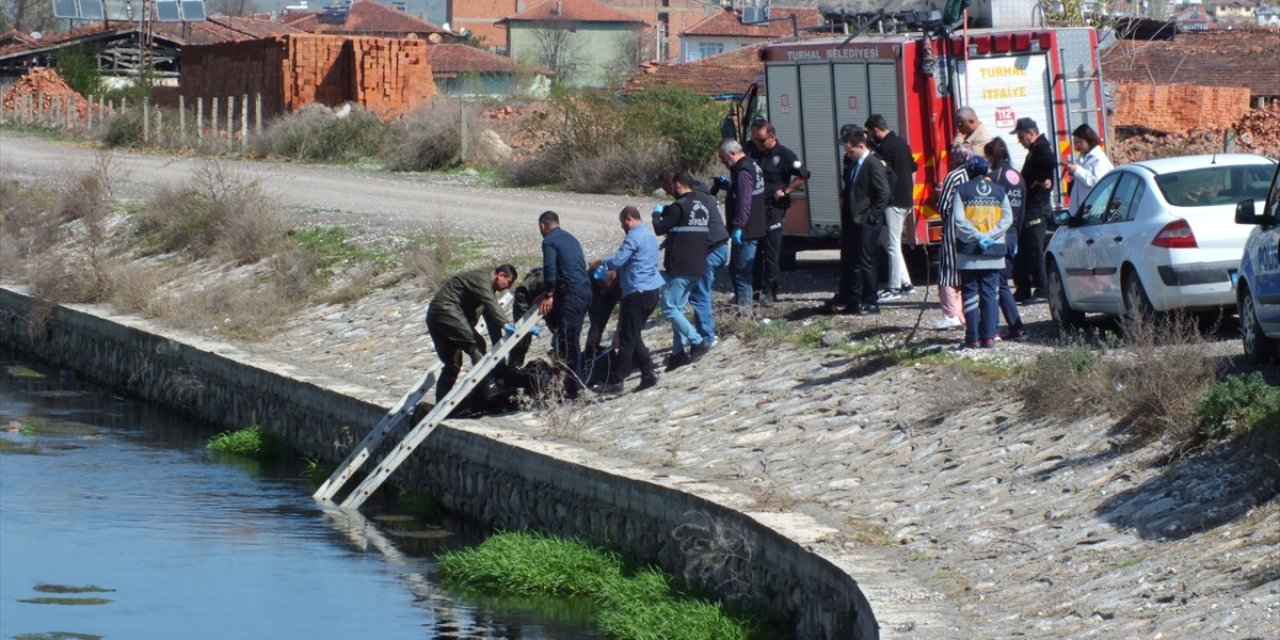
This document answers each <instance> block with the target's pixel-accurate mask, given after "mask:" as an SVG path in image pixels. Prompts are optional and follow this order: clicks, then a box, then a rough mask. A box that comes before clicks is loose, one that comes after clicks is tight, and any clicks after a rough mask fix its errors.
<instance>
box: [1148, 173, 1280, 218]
mask: <svg viewBox="0 0 1280 640" xmlns="http://www.w3.org/2000/svg"><path fill="white" fill-rule="evenodd" d="M1274 172H1275V165H1272V164H1247V165H1218V166H1209V167H1204V168H1202V169H1192V170H1191V171H1178V172H1174V173H1164V174H1160V175H1158V176H1156V185H1157V186H1159V187H1160V192H1161V193H1162V194H1164V199H1165V200H1167V201H1168V202H1169V204H1171V205H1173V206H1175V207H1214V206H1219V205H1227V204H1229V205H1234V204H1236V203H1237V202H1240V201H1241V200H1244V199H1246V198H1253V199H1254V200H1255V201H1262V200H1263V199H1264V198H1266V197H1267V188H1268V187H1270V186H1271V175H1272V174H1273V173H1274Z"/></svg>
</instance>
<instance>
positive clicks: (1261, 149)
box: [1109, 103, 1280, 163]
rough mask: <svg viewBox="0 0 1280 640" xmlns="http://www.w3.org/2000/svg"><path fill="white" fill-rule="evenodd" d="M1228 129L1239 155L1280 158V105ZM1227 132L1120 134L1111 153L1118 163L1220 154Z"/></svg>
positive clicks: (1247, 114)
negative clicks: (1232, 133) (1231, 130)
mask: <svg viewBox="0 0 1280 640" xmlns="http://www.w3.org/2000/svg"><path fill="white" fill-rule="evenodd" d="M1229 128H1231V129H1234V130H1235V131H1236V146H1235V148H1236V151H1239V152H1243V153H1260V154H1263V155H1267V156H1271V157H1273V158H1274V157H1280V103H1277V104H1273V105H1272V106H1271V107H1269V108H1266V109H1252V110H1249V111H1246V112H1245V113H1244V114H1243V115H1242V116H1240V118H1239V119H1238V120H1237V121H1235V122H1233V123H1231V124H1230V125H1229ZM1225 130H1226V127H1218V128H1206V127H1196V128H1191V129H1186V130H1183V131H1181V132H1178V133H1171V134H1164V133H1152V132H1149V131H1148V132H1143V133H1138V134H1134V135H1128V136H1126V135H1124V133H1123V132H1119V134H1118V135H1117V138H1118V140H1117V141H1115V143H1114V144H1112V145H1111V147H1110V149H1109V152H1110V154H1111V158H1112V160H1114V161H1116V162H1118V163H1123V162H1134V161H1137V160H1146V159H1149V158H1163V157H1167V156H1180V155H1192V154H1197V153H1214V152H1220V151H1222V149H1223V135H1224V131H1225Z"/></svg>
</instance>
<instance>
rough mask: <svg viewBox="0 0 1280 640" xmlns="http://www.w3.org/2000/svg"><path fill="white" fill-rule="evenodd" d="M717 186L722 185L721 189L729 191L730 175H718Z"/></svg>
mask: <svg viewBox="0 0 1280 640" xmlns="http://www.w3.org/2000/svg"><path fill="white" fill-rule="evenodd" d="M716 186H717V187H720V190H721V191H728V190H729V176H716Z"/></svg>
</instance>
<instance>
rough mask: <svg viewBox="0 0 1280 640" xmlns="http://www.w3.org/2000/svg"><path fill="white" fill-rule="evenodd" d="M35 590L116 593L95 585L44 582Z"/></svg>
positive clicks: (42, 591)
mask: <svg viewBox="0 0 1280 640" xmlns="http://www.w3.org/2000/svg"><path fill="white" fill-rule="evenodd" d="M34 589H35V590H36V591H39V592H40V593H110V592H112V591H115V589H108V588H106V587H99V586H98V585H94V584H90V585H84V586H76V585H70V584H48V583H44V582H42V583H40V584H38V585H36V586H35V587H34Z"/></svg>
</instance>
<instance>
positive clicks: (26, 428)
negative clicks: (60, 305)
mask: <svg viewBox="0 0 1280 640" xmlns="http://www.w3.org/2000/svg"><path fill="white" fill-rule="evenodd" d="M216 431H217V429H214V428H211V427H209V426H207V425H201V424H196V423H192V422H189V421H184V420H182V419H180V418H178V417H175V416H174V415H173V414H171V413H168V412H165V411H162V410H158V409H156V408H154V407H149V406H147V405H145V404H144V403H140V402H136V401H132V400H129V399H126V398H122V397H119V396H117V395H114V394H112V393H110V392H107V391H104V390H102V389H100V388H97V387H94V386H93V385H90V384H87V383H85V382H83V381H81V380H79V379H78V378H76V377H74V376H65V375H64V376H60V375H58V372H57V371H56V370H48V369H42V368H40V367H39V366H37V365H33V364H32V363H30V362H25V361H19V360H18V359H17V358H16V357H15V356H14V355H13V354H6V353H4V352H0V439H3V440H4V441H5V444H6V446H7V448H6V449H5V451H6V452H5V453H3V454H0V636H2V637H4V638H11V637H20V636H21V635H23V634H42V633H49V632H53V631H62V632H71V633H79V634H94V635H98V636H102V637H105V638H130V639H132V638H139V639H146V638H165V639H172V638H185V639H201V638H217V639H223V638H308V639H309V638H378V639H382V638H386V639H396V638H417V639H421V638H436V639H439V640H461V639H473V638H524V639H530V640H537V639H541V638H556V639H559V640H576V639H581V638H596V637H598V635H597V634H596V633H595V632H593V631H591V630H589V629H586V628H585V625H584V623H583V621H584V620H586V619H587V618H588V617H589V613H590V612H589V611H586V610H583V609H582V608H581V606H580V605H565V606H551V607H548V606H547V603H546V602H543V601H535V602H528V601H501V600H485V599H477V598H471V597H460V596H457V595H450V594H447V593H445V592H443V591H442V590H441V588H440V587H439V586H438V585H436V584H433V582H432V581H431V576H432V575H433V573H434V570H435V565H434V563H433V562H431V561H430V560H429V558H430V557H431V555H432V554H434V553H436V552H438V551H440V550H442V549H445V548H449V547H453V546H458V545H462V544H472V543H474V542H476V541H478V536H477V535H476V532H474V531H469V530H468V529H467V527H465V526H464V525H462V524H461V523H453V522H444V523H442V524H443V526H442V527H439V526H438V527H437V528H435V529H430V530H428V531H426V532H420V533H415V534H413V535H412V536H411V537H410V538H401V537H394V536H392V535H389V534H388V533H387V532H388V531H395V530H397V529H399V528H401V527H402V526H403V525H401V524H400V523H397V524H395V525H393V526H381V525H378V524H375V522H371V521H370V519H366V518H365V517H363V516H361V515H360V514H348V513H344V512H341V511H338V510H326V509H322V508H320V506H319V505H318V504H317V503H315V502H314V501H312V500H311V498H310V494H311V491H312V487H310V485H309V484H308V483H306V482H305V481H304V480H302V479H301V477H300V476H301V471H302V464H301V462H300V461H291V462H289V463H286V464H282V465H277V466H270V467H266V466H262V465H247V466H244V465H237V464H225V463H221V462H218V461H216V460H215V459H214V456H212V455H211V454H210V453H209V452H208V451H207V450H206V449H205V448H204V443H205V442H206V440H207V439H208V438H209V437H210V436H212V435H214V434H215V433H216ZM8 445H22V446H29V447H33V448H34V450H35V454H22V453H9V452H8V451H10V448H8ZM374 519H375V520H376V518H374ZM39 584H54V585H67V586H86V585H96V586H100V587H103V588H106V589H112V590H113V591H110V592H105V593H92V594H87V595H92V596H95V597H96V596H101V597H104V598H105V599H107V600H109V602H107V603H106V604H99V605H93V606H87V605H86V606H68V605H58V604H31V603H23V602H20V601H21V600H26V599H31V598H33V597H36V596H41V595H47V594H41V593H38V592H37V591H35V587H36V586H37V585H39ZM535 611H536V613H535Z"/></svg>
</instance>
